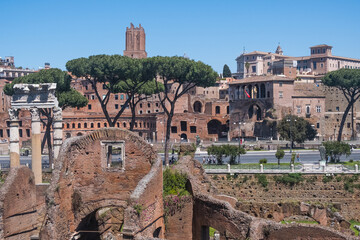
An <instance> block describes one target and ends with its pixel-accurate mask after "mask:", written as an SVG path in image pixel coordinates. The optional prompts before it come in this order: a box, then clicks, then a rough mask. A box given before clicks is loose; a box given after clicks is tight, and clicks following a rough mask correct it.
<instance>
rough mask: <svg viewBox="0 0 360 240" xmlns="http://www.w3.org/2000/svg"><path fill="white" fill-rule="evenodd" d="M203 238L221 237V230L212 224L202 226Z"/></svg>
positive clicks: (205, 239)
mask: <svg viewBox="0 0 360 240" xmlns="http://www.w3.org/2000/svg"><path fill="white" fill-rule="evenodd" d="M201 239H202V240H203V239H204V240H209V239H220V232H219V231H218V230H216V229H215V228H213V227H210V226H201Z"/></svg>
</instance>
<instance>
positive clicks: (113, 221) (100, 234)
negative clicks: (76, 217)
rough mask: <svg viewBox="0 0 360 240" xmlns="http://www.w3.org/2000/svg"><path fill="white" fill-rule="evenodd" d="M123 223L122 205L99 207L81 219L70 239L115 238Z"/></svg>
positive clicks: (95, 239)
mask: <svg viewBox="0 0 360 240" xmlns="http://www.w3.org/2000/svg"><path fill="white" fill-rule="evenodd" d="M123 225H124V209H123V208H122V207H104V208H100V209H97V210H95V211H93V212H91V213H90V214H88V215H87V216H86V217H84V218H83V219H82V220H81V222H80V223H79V225H78V227H77V228H76V232H77V234H75V235H73V237H72V239H78V240H85V239H94V240H100V239H115V238H114V237H115V236H118V235H119V234H120V232H121V231H122V226H123ZM160 231H161V228H160ZM159 233H160V232H159Z"/></svg>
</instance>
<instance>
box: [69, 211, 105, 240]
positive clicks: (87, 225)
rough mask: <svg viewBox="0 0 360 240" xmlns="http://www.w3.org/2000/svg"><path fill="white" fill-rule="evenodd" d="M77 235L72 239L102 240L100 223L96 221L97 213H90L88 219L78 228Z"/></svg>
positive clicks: (85, 218)
mask: <svg viewBox="0 0 360 240" xmlns="http://www.w3.org/2000/svg"><path fill="white" fill-rule="evenodd" d="M76 232H77V233H78V234H76V235H75V236H73V238H72V239H74V240H75V239H77V240H85V239H93V240H101V236H100V231H99V223H98V221H97V219H96V211H94V212H92V213H90V214H89V215H87V216H86V217H84V218H83V219H82V220H81V222H80V224H79V225H78V227H77V228H76Z"/></svg>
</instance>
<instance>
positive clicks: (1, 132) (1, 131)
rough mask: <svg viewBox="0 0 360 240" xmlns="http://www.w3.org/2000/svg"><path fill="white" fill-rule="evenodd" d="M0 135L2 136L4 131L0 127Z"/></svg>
mask: <svg viewBox="0 0 360 240" xmlns="http://www.w3.org/2000/svg"><path fill="white" fill-rule="evenodd" d="M0 137H4V132H3V130H2V129H0Z"/></svg>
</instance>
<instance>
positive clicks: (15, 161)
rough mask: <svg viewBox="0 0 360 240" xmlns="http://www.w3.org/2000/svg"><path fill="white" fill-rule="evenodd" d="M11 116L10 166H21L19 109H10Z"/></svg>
mask: <svg viewBox="0 0 360 240" xmlns="http://www.w3.org/2000/svg"><path fill="white" fill-rule="evenodd" d="M9 118H10V168H13V167H18V166H20V146H19V109H15V108H10V109H9Z"/></svg>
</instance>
